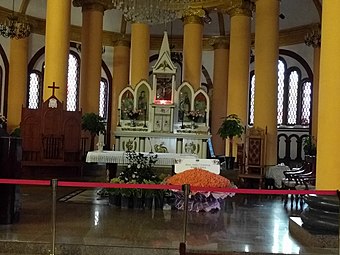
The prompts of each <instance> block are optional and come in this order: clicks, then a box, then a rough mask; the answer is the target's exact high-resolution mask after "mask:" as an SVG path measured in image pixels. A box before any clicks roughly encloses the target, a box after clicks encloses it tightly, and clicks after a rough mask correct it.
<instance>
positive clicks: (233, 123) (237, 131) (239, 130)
mask: <svg viewBox="0 0 340 255" xmlns="http://www.w3.org/2000/svg"><path fill="white" fill-rule="evenodd" d="M243 132H244V126H243V125H242V122H241V119H240V118H239V117H238V116H237V115H236V114H230V115H228V116H227V117H224V119H223V121H222V123H221V126H220V128H219V129H218V131H217V133H218V134H219V135H220V137H221V138H223V139H227V138H229V159H228V163H229V164H228V163H227V162H226V163H227V165H228V166H229V167H227V168H228V169H232V168H233V164H234V160H235V157H233V142H234V137H235V136H237V137H241V136H242V134H243Z"/></svg>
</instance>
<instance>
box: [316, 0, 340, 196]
mask: <svg viewBox="0 0 340 255" xmlns="http://www.w3.org/2000/svg"><path fill="white" fill-rule="evenodd" d="M339 9H340V1H338V0H328V1H323V5H322V25H321V38H322V43H321V55H320V80H319V82H320V87H319V109H318V111H319V114H318V145H317V146H318V148H317V150H318V151H317V160H316V188H317V189H333V190H336V189H340V171H339V165H340V157H339V144H340V135H339V126H340V118H338V116H337V115H338V113H339V112H340V100H339V80H340V72H339V67H340V59H339V56H340V47H339V45H340V27H339V26H336V25H335V24H339V22H340V17H339V11H338V10H339Z"/></svg>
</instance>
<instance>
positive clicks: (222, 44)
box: [209, 36, 229, 49]
mask: <svg viewBox="0 0 340 255" xmlns="http://www.w3.org/2000/svg"><path fill="white" fill-rule="evenodd" d="M209 45H211V46H213V47H214V49H229V40H228V39H227V37H226V36H215V37H212V38H210V39H209Z"/></svg>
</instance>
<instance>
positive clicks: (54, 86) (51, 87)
mask: <svg viewBox="0 0 340 255" xmlns="http://www.w3.org/2000/svg"><path fill="white" fill-rule="evenodd" d="M48 88H49V89H53V90H52V96H54V90H56V89H60V87H57V86H56V85H55V82H53V85H52V86H48Z"/></svg>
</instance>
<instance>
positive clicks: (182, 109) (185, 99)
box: [178, 91, 190, 120]
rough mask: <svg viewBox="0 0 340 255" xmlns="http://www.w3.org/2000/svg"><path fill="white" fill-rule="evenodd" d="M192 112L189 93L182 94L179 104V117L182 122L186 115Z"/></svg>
mask: <svg viewBox="0 0 340 255" xmlns="http://www.w3.org/2000/svg"><path fill="white" fill-rule="evenodd" d="M189 111H190V99H189V95H188V92H186V91H185V92H183V93H181V96H180V102H179V116H178V118H179V119H180V120H183V119H184V116H185V113H186V112H189Z"/></svg>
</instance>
